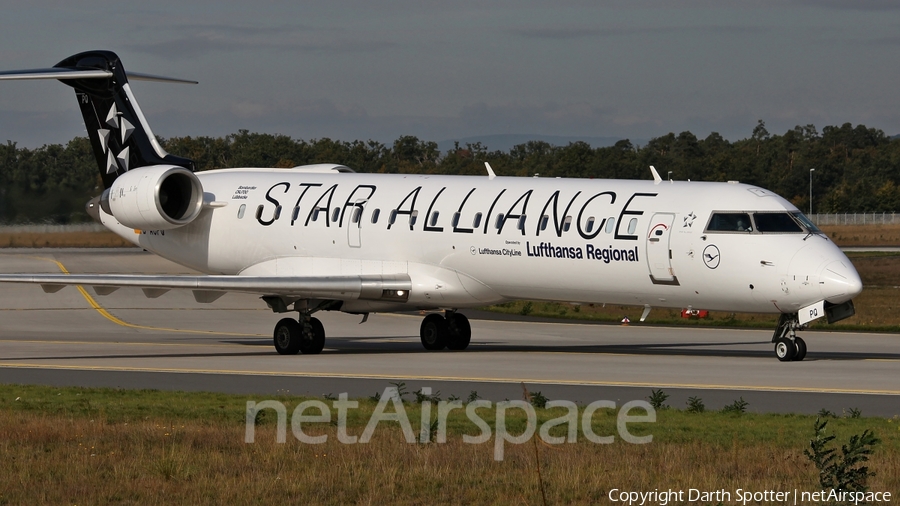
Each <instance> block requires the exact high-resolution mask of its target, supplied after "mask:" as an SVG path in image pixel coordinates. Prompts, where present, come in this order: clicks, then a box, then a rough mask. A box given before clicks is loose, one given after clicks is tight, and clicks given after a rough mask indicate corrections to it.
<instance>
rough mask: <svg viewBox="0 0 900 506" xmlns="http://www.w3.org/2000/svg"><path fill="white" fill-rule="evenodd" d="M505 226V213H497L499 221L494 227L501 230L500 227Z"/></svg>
mask: <svg viewBox="0 0 900 506" xmlns="http://www.w3.org/2000/svg"><path fill="white" fill-rule="evenodd" d="M502 226H503V213H500V214H498V215H497V223H495V224H494V228H496V229H497V230H500V227H502Z"/></svg>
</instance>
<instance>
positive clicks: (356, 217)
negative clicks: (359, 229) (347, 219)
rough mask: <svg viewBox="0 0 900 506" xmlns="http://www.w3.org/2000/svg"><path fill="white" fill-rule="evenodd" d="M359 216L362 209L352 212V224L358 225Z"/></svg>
mask: <svg viewBox="0 0 900 506" xmlns="http://www.w3.org/2000/svg"><path fill="white" fill-rule="evenodd" d="M361 214H362V209H360V208H358V207H357V208H356V209H354V210H353V218H352V220H353V223H359V217H360V215H361Z"/></svg>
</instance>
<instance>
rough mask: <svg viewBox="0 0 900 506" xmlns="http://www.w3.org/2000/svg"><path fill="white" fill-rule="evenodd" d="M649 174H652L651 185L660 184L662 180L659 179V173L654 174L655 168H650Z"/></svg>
mask: <svg viewBox="0 0 900 506" xmlns="http://www.w3.org/2000/svg"><path fill="white" fill-rule="evenodd" d="M650 172H652V173H653V184H659V183H662V178H661V177H659V172H656V167H654V166H652V165H651V166H650Z"/></svg>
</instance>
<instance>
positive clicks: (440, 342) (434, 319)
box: [419, 313, 448, 351]
mask: <svg viewBox="0 0 900 506" xmlns="http://www.w3.org/2000/svg"><path fill="white" fill-rule="evenodd" d="M447 327H448V326H447V320H446V319H445V318H444V317H443V316H441V315H439V314H436V313H432V314H430V315H428V316H426V317H425V319H424V320H422V326H421V327H420V328H419V337H421V339H422V346H424V347H425V349H426V350H432V351H434V350H443V349H444V348H445V347H446V346H447V334H448V329H447Z"/></svg>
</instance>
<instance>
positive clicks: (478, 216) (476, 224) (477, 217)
mask: <svg viewBox="0 0 900 506" xmlns="http://www.w3.org/2000/svg"><path fill="white" fill-rule="evenodd" d="M480 226H481V213H475V220H474V221H472V228H478V227H480Z"/></svg>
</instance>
